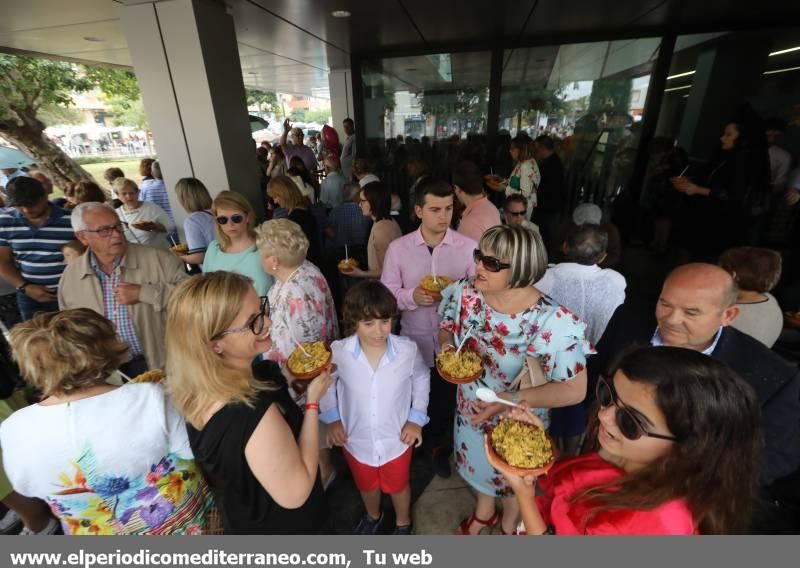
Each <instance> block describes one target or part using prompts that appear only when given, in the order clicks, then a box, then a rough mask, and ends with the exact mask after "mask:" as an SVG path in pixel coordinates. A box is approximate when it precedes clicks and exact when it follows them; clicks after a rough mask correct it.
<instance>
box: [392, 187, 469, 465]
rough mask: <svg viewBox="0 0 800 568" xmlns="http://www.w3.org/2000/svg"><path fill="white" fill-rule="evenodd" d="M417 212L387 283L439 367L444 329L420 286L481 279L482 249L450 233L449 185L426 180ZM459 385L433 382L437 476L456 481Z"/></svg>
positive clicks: (407, 329) (395, 246)
mask: <svg viewBox="0 0 800 568" xmlns="http://www.w3.org/2000/svg"><path fill="white" fill-rule="evenodd" d="M415 203H416V205H415V207H414V212H415V213H416V214H417V217H418V218H419V219H420V220H421V225H420V228H419V229H417V230H416V231H414V232H413V233H409V234H408V235H405V236H404V237H401V238H399V239H396V240H394V241H392V243H391V244H390V245H389V250H388V251H387V252H386V257H385V259H384V261H383V274H382V275H381V282H383V284H384V285H385V286H386V287H387V288H389V290H391V291H392V294H394V296H395V297H396V298H397V305H398V307H399V308H400V310H402V312H403V315H402V317H401V319H400V323H401V335H404V336H406V337H408V338H410V339H412V340H414V341H415V342H416V344H417V345H418V346H419V350H420V352H421V353H422V358H423V360H424V361H425V364H426V365H428V366H429V367H431V368H433V367H434V357H435V355H436V353H437V352H438V351H439V339H438V333H439V323H440V322H441V319H440V318H439V314H438V313H437V312H436V308H437V306H436V302H435V301H434V299H433V297H432V296H430V295H429V294H427V293H426V292H425V291H424V290H423V289H422V287H421V286H420V282H421V281H422V279H423V278H425V276H429V275H433V274H436V275H437V276H447V277H448V278H450V279H451V280H453V281H456V280H460V279H461V278H464V277H466V276H472V275H473V274H475V263H474V262H473V260H472V253H473V251H474V250H475V248H477V246H478V244H477V243H476V242H475V241H474V240H473V239H470V238H469V237H466V236H464V235H462V234H460V233H457V232H456V231H453V230H452V229H450V221H452V219H453V188H452V187H450V184H448V183H447V182H446V181H444V180H441V179H435V178H426V179H425V180H424V181H423V182H422V183H421V184H420V185H419V187H417V190H416V195H415ZM455 393H456V388H455V385H451V384H450V383H447V382H445V381H444V380H443V379H441V378H439V377H438V376H436V374H435V371H434V375H433V376H432V379H431V396H430V406H429V413H428V414H429V416H430V418H431V421H430V423H429V424H428V426H427V427H426V429H427V433H426V434H425V436H426V438H427V440H426V441H427V446H428V447H431V448H432V450H433V452H432V453H433V456H432V458H433V462H434V471H436V473H437V474H439V475H441V476H442V477H447V476H449V475H450V465H449V457H450V452H449V451H448V450H449V449H450V446H451V445H452V440H453V436H452V427H453V419H454V410H455Z"/></svg>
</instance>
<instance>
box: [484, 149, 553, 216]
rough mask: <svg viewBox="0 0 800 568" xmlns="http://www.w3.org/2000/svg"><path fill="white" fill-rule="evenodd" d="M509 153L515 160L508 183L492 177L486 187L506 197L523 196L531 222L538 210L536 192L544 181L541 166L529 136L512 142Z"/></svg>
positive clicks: (526, 213) (526, 214) (487, 181)
mask: <svg viewBox="0 0 800 568" xmlns="http://www.w3.org/2000/svg"><path fill="white" fill-rule="evenodd" d="M509 153H510V154H511V159H512V160H514V169H513V170H512V171H511V176H509V178H508V180H507V181H501V180H498V179H497V178H491V177H490V178H488V179H487V180H486V185H487V186H488V187H489V189H492V190H494V191H502V192H504V193H505V195H506V197H508V196H509V195H515V194H517V195H522V196H523V197H524V198H525V200H526V201H527V202H528V210H527V211H526V212H525V219H527V220H528V221H530V220H531V218H532V217H533V210H534V209H535V208H536V191H537V190H538V189H539V183H541V181H542V174H541V173H540V172H539V166H538V165H537V164H536V160H535V159H534V158H533V143H532V141H531V139H530V138H529V137H528V136H517V137H516V138H514V139H513V140H512V141H511V147H510V149H509Z"/></svg>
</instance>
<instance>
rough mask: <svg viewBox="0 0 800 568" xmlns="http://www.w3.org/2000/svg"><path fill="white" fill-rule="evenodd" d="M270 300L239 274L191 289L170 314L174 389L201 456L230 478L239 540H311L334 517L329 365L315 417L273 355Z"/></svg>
mask: <svg viewBox="0 0 800 568" xmlns="http://www.w3.org/2000/svg"><path fill="white" fill-rule="evenodd" d="M271 327H272V321H271V320H270V309H269V302H268V300H267V299H266V297H265V298H259V297H258V295H257V293H256V291H255V289H254V288H253V286H252V284H251V283H250V281H249V280H248V279H247V278H246V277H244V276H241V275H239V274H233V273H230V272H213V273H210V274H202V275H199V276H195V277H194V278H191V279H189V280H186V281H185V282H184V283H182V284H181V285H180V286H179V287H178V288H177V289H176V290H175V292H174V293H173V295H172V297H171V298H170V302H169V306H168V316H167V351H168V353H169V355H168V358H167V375H168V377H169V380H168V381H167V389H168V390H169V392H170V394H171V395H172V398H173V400H174V403H175V406H176V408H177V409H178V411H179V412H180V413H181V414H182V415H183V416H184V417H185V418H186V422H187V423H188V424H187V429H188V432H189V442H190V444H191V447H192V451H193V452H194V455H195V459H196V460H197V461H198V462H199V463H200V464H201V465H202V466H203V469H204V470H205V471H206V472H207V473H208V474H209V476H210V478H211V479H212V480H213V479H216V480H220V481H221V486H220V487H217V490H218V491H219V492H220V493H221V497H222V499H221V509H222V517H223V522H224V525H225V532H226V533H229V534H286V533H295V534H309V533H314V532H318V531H319V530H320V529H321V528H322V526H321V525H322V523H323V522H324V521H325V513H326V510H325V500H324V494H323V492H322V485H321V483H320V477H319V467H318V459H319V401H320V399H321V398H322V396H323V395H324V394H325V391H327V389H328V387H329V386H330V384H331V376H330V373H329V371H328V370H327V369H326V370H324V371H323V372H322V374H321V375H320V376H319V377H317V378H316V379H314V380H313V381H311V384H310V385H309V387H308V392H307V400H308V402H307V404H306V405H305V407H306V412H305V416H304V415H303V413H302V412H301V411H300V409H299V408H297V405H296V404H295V403H294V401H293V400H292V398H291V396H290V395H289V391H288V388H287V385H286V380H285V379H284V377H283V375H282V374H281V372H280V369H279V368H278V366H277V365H276V364H275V363H274V362H272V361H262V362H260V363H256V364H255V365H253V364H252V361H253V359H254V358H255V357H256V356H257V355H258V354H259V353H263V352H264V351H268V350H269V348H270V346H271V344H272V338H271V335H270V332H271Z"/></svg>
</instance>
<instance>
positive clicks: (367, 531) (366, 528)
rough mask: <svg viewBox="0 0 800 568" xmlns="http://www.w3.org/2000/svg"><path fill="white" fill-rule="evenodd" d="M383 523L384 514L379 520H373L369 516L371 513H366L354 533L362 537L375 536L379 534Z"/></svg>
mask: <svg viewBox="0 0 800 568" xmlns="http://www.w3.org/2000/svg"><path fill="white" fill-rule="evenodd" d="M382 522H383V513H381V516H380V517H378V518H377V519H373V518H372V517H370V516H369V513H364V516H363V517H361V520H360V521H358V524H357V525H356V529H355V531H354V533H355V534H360V535H373V534H377V532H378V527H379V526H380V524H381V523H382Z"/></svg>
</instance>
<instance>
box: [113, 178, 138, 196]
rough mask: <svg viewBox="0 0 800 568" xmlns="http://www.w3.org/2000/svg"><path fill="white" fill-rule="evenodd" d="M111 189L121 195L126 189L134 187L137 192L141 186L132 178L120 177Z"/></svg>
mask: <svg viewBox="0 0 800 568" xmlns="http://www.w3.org/2000/svg"><path fill="white" fill-rule="evenodd" d="M111 187H113V188H114V191H116V192H117V193H119V192H120V191H122V190H123V189H125V188H126V187H132V188H133V189H135V190H136V191H139V186H138V185H136V182H135V181H133V180H132V179H130V178H125V177H118V178H117V179H115V180H114V181H112V182H111Z"/></svg>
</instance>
